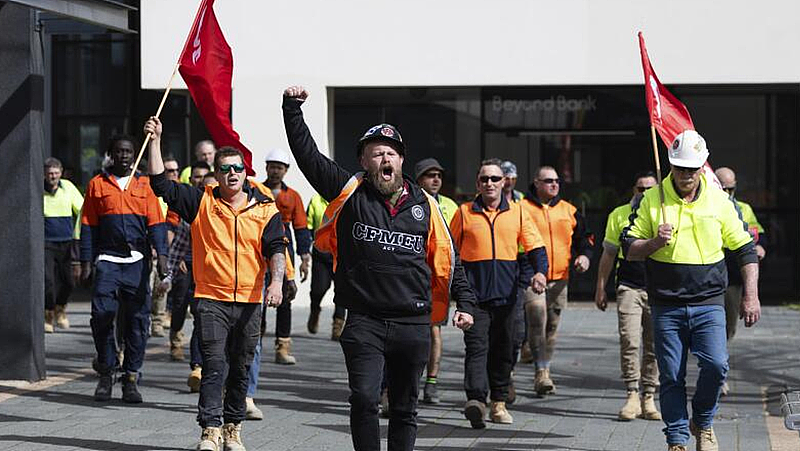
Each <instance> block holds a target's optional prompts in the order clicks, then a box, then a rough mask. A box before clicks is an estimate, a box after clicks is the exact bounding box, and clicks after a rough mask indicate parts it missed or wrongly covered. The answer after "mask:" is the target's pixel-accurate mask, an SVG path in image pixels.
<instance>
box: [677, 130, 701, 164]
mask: <svg viewBox="0 0 800 451" xmlns="http://www.w3.org/2000/svg"><path fill="white" fill-rule="evenodd" d="M707 159H708V147H706V140H705V139H703V137H702V136H700V134H699V133H697V132H696V131H694V130H684V131H683V133H681V134H679V135H678V136H676V137H675V140H673V141H672V146H670V148H669V162H670V163H671V164H672V165H674V166H680V167H682V168H699V167H701V166H703V165H704V164H705V163H706V160H707Z"/></svg>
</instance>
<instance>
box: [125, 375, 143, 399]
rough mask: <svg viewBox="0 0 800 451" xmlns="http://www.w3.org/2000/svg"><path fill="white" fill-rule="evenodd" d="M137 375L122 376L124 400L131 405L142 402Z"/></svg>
mask: <svg viewBox="0 0 800 451" xmlns="http://www.w3.org/2000/svg"><path fill="white" fill-rule="evenodd" d="M136 379H137V378H136V373H125V374H124V375H123V376H122V400H123V401H125V402H127V403H130V404H139V403H140V402H142V394H141V393H139V389H138V388H137V385H138V383H137V380H136Z"/></svg>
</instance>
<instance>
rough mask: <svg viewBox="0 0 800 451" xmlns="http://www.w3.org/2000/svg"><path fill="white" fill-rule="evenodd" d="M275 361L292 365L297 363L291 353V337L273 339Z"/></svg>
mask: <svg viewBox="0 0 800 451" xmlns="http://www.w3.org/2000/svg"><path fill="white" fill-rule="evenodd" d="M275 363H279V364H281V365H294V364H295V363H297V359H295V358H294V356H293V355H292V339H291V338H276V339H275Z"/></svg>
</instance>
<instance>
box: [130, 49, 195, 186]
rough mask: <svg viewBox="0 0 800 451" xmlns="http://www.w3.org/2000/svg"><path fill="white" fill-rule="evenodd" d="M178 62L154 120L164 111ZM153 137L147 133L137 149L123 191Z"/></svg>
mask: <svg viewBox="0 0 800 451" xmlns="http://www.w3.org/2000/svg"><path fill="white" fill-rule="evenodd" d="M180 65H181V64H180V61H179V62H178V63H177V64H175V69H173V71H172V75H171V76H170V77H169V81H168V82H167V89H166V91H164V96H163V97H161V103H160V104H158V110H156V115H155V117H156V119H158V117H159V116H161V110H162V109H164V104H165V103H166V102H167V96H168V95H169V91H170V90H171V89H172V82H173V81H174V80H175V75H177V74H178V67H180ZM152 137H153V134H152V133H148V134H147V136H146V137H145V138H144V142H143V143H142V148H141V149H139V155H138V156H137V157H136V162H135V163H133V167H132V168H131V178H129V179H128V181H127V182H125V188H124V190H127V189H128V186H130V184H131V180H132V179H133V175H134V174H135V173H136V168H137V167H139V163H140V162H141V161H142V155H144V149H146V148H147V144H148V143H149V142H150V139H151V138H152Z"/></svg>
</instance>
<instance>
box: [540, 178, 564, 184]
mask: <svg viewBox="0 0 800 451" xmlns="http://www.w3.org/2000/svg"><path fill="white" fill-rule="evenodd" d="M539 181H540V182H542V183H545V184H547V185H549V184H551V183H558V184H560V183H561V179H539Z"/></svg>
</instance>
